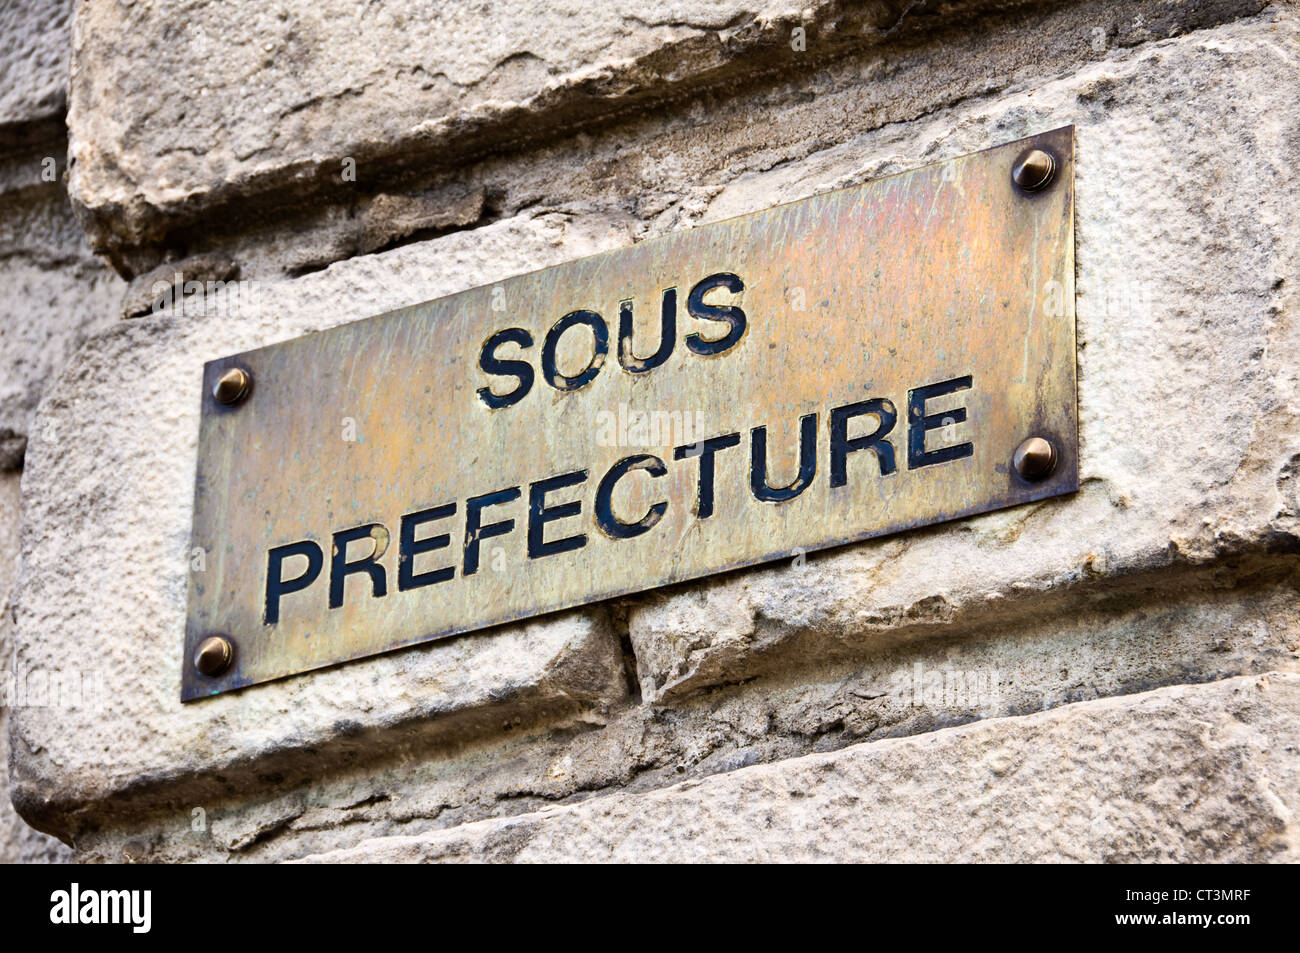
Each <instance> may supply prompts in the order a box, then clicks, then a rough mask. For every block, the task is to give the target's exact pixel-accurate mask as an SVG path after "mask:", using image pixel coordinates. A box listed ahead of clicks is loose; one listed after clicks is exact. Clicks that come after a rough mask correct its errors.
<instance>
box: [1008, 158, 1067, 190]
mask: <svg viewBox="0 0 1300 953" xmlns="http://www.w3.org/2000/svg"><path fill="white" fill-rule="evenodd" d="M1055 175H1056V160H1055V159H1054V158H1052V154H1051V153H1050V152H1044V151H1043V150H1042V149H1030V150H1029V151H1027V152H1024V153H1022V154H1021V156H1020V158H1019V159H1017V160H1016V164H1015V165H1014V166H1012V168H1011V181H1012V182H1014V183H1016V185H1018V186H1019V187H1020V188H1022V189H1024V190H1025V191H1026V192H1037V191H1039V190H1040V189H1045V188H1047V185H1048V183H1049V182H1051V181H1052V178H1053V176H1055Z"/></svg>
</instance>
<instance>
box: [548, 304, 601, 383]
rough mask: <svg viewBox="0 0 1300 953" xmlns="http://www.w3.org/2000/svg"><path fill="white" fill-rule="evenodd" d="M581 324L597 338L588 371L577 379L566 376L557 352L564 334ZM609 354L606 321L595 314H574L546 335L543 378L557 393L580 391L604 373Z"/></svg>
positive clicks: (588, 312) (587, 367) (573, 312)
mask: <svg viewBox="0 0 1300 953" xmlns="http://www.w3.org/2000/svg"><path fill="white" fill-rule="evenodd" d="M578 324H585V325H586V326H587V327H589V328H591V336H592V339H593V342H592V353H591V361H590V362H589V363H588V364H587V366H586V368H585V369H583V370H582V371H580V372H579V373H577V374H575V375H574V376H573V377H565V376H563V375H562V374H561V373H560V370H559V368H558V367H556V365H555V349H556V348H557V347H559V346H560V338H561V337H563V336H564V332H565V331H567V330H569V328H571V327H574V326H575V325H578ZM608 351H609V328H607V327H605V319H604V318H602V317H601V316H600V315H598V314H597V313H596V312H595V311H570V312H569V313H568V314H566V315H565V316H564V317H562V318H560V320H558V321H556V322H555V327H553V328H551V330H549V331H547V332H546V340H545V341H543V342H542V377H543V378H545V379H546V383H548V384H550V385H551V386H552V387H554V388H555V389H556V390H577V389H578V388H579V387H585V386H586V385H588V384H590V383H591V382H592V381H593V380H595V379H596V375H597V374H599V373H600V368H601V365H603V364H604V363H605V354H606V353H607V352H608Z"/></svg>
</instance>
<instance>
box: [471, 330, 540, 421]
mask: <svg viewBox="0 0 1300 953" xmlns="http://www.w3.org/2000/svg"><path fill="white" fill-rule="evenodd" d="M502 344H518V345H519V346H520V347H532V346H533V336H532V335H531V334H529V333H528V332H527V331H525V330H524V329H523V328H506V329H505V330H504V331H498V332H497V333H496V334H494V335H492V336H491V337H490V338H488V339H487V340H486V341H485V342H483V351H482V353H480V354H479V357H478V366H479V367H481V368H482V369H483V371H484V372H485V373H488V374H501V375H510V376H512V377H517V378H518V379H519V384H518V386H517V387H515V389H514V390H512V391H510V393H508V394H501V395H499V396H498V395H497V394H494V393H492V390H491V388H489V387H480V388H479V389H478V399H479V400H481V401H483V403H485V404H487V405H488V406H489V407H492V408H493V409H495V408H498V407H509V406H510V405H511V404H517V403H519V402H520V401H521V400H523V399H524V397H525V396H526V395H527V394H528V391H529V390H530V389H531V388H532V386H533V366H532V365H531V364H529V363H528V362H527V361H503V360H501V359H500V358H499V357H497V354H496V352H497V348H498V347H500V346H501V345H502Z"/></svg>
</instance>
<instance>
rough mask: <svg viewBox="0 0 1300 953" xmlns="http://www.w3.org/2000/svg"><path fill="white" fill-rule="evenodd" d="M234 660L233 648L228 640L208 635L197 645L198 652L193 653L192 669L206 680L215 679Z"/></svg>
mask: <svg viewBox="0 0 1300 953" xmlns="http://www.w3.org/2000/svg"><path fill="white" fill-rule="evenodd" d="M234 658H235V647H234V646H233V645H231V644H230V640H229V639H227V638H225V637H224V636H220V635H210V636H208V637H207V638H206V639H204V640H203V641H202V642H200V643H199V650H198V651H197V652H195V653H194V668H195V670H196V671H197V672H198V673H199V674H200V675H203V676H205V677H207V678H216V677H217V676H218V675H220V674H221V673H222V672H224V671H225V670H226V669H228V668H230V663H231V662H232V661H233V660H234Z"/></svg>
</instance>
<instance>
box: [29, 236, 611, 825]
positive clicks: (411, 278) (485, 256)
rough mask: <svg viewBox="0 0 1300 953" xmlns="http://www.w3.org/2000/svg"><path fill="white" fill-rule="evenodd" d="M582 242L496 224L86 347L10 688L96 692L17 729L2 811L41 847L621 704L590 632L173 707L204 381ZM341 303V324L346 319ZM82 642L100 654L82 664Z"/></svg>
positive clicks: (52, 438)
mask: <svg viewBox="0 0 1300 953" xmlns="http://www.w3.org/2000/svg"><path fill="white" fill-rule="evenodd" d="M588 227H589V228H590V229H591V233H574V232H573V231H572V230H570V229H568V227H567V226H566V224H565V223H564V221H563V220H562V219H559V218H557V217H554V216H547V217H543V218H539V219H525V220H520V221H512V222H508V223H502V224H500V225H499V226H493V227H490V228H487V229H483V230H481V231H480V232H478V233H477V234H475V235H473V236H472V237H470V236H465V235H455V236H450V237H448V238H447V239H444V240H443V241H442V242H440V243H436V245H435V246H434V247H430V248H426V249H425V251H426V253H430V254H426V255H425V256H416V255H413V254H411V253H410V250H408V249H402V250H399V251H396V252H393V253H390V255H388V256H385V260H383V261H378V260H376V259H370V260H358V261H357V262H354V263H345V264H346V265H347V267H346V268H340V269H339V270H338V271H335V270H333V269H331V270H330V271H327V272H323V273H321V274H319V275H312V276H309V277H307V278H304V279H301V280H300V281H298V282H295V283H293V287H292V289H289V288H285V287H276V286H267V287H263V288H257V287H253V288H245V289H243V290H242V291H241V293H240V294H239V295H238V296H237V297H232V299H231V306H230V309H229V310H228V311H227V312H224V313H223V314H222V316H221V317H220V318H217V317H209V318H208V319H207V320H199V319H186V318H146V319H142V320H139V321H133V322H123V323H119V324H117V325H116V326H115V327H113V328H111V329H109V330H107V331H105V332H103V333H101V334H100V335H98V336H97V337H94V338H92V339H91V340H90V341H89V342H87V344H86V345H85V346H84V347H83V348H82V349H81V350H80V351H79V352H78V353H77V357H76V359H75V360H74V362H73V366H72V367H70V368H69V369H68V371H67V372H66V373H65V374H64V375H63V377H62V378H61V379H60V381H59V383H58V384H57V385H56V386H55V388H54V389H53V392H52V393H50V394H49V395H48V396H47V398H46V400H45V402H44V404H43V408H44V416H43V420H42V425H41V426H40V427H39V428H38V432H37V433H36V435H35V439H34V441H33V443H32V447H31V449H29V453H28V459H27V463H26V469H25V475H24V485H25V487H26V494H25V497H24V504H23V505H24V531H23V554H24V555H23V571H22V578H23V580H24V583H23V586H22V592H21V595H20V596H19V598H18V605H17V618H18V629H19V632H20V636H19V638H18V651H17V653H16V660H17V666H18V669H19V672H20V674H21V673H23V672H30V671H50V672H63V673H64V674H68V675H71V676H75V675H76V674H79V673H68V672H67V661H66V660H67V659H69V658H90V657H92V656H93V657H94V658H95V659H96V660H97V664H96V671H97V672H98V673H100V674H101V675H102V677H103V679H104V685H103V692H102V693H101V695H99V696H97V697H96V698H95V699H94V700H92V703H89V704H79V705H74V706H67V705H60V706H55V707H41V706H29V707H24V708H20V709H17V710H15V713H14V719H13V735H12V745H11V750H12V763H13V766H14V771H15V775H16V778H17V779H18V780H17V783H16V784H15V786H14V787H13V789H12V792H11V793H12V797H13V800H14V802H15V804H16V805H17V806H18V807H19V809H20V810H21V811H22V812H23V813H24V814H25V815H26V816H28V817H29V818H31V819H33V821H34V822H36V823H39V824H43V825H49V823H50V822H49V821H48V820H47V818H48V817H49V816H51V815H52V814H53V815H55V816H60V815H62V813H63V812H66V811H68V810H69V809H70V807H71V806H72V805H74V804H78V803H81V804H84V803H85V802H91V801H96V802H101V803H99V804H98V805H97V809H108V808H109V807H110V805H109V804H108V803H102V802H105V801H106V799H109V798H110V797H112V796H115V795H120V796H124V797H125V796H128V795H129V798H130V801H131V804H132V806H133V807H134V808H136V809H140V808H144V807H146V806H147V805H149V804H150V803H151V801H150V797H151V796H152V794H151V792H154V791H155V790H158V789H163V788H166V787H167V786H168V785H169V784H171V783H174V782H176V781H178V780H180V781H184V782H186V783H188V784H189V785H190V789H189V793H190V794H191V795H194V794H195V793H197V792H202V793H203V795H204V796H206V797H216V796H218V794H219V793H229V792H231V791H234V790H239V789H241V787H247V786H250V785H255V784H256V778H257V776H259V775H260V776H262V777H265V776H267V775H268V774H269V773H270V772H275V773H276V774H277V776H279V777H281V778H289V779H292V778H299V777H302V776H311V773H312V772H313V771H317V770H319V767H320V764H321V763H322V762H326V761H329V760H330V759H335V760H342V761H349V760H356V759H358V758H361V757H364V756H365V754H366V752H367V751H368V750H369V749H372V748H374V747H375V746H376V745H377V743H378V741H379V740H380V739H382V740H383V742H384V744H387V745H392V744H402V745H404V746H407V747H408V748H410V749H412V750H418V748H419V746H420V745H423V744H427V743H429V742H430V740H431V739H432V738H434V737H437V738H438V739H439V740H445V739H446V737H447V736H448V735H453V734H454V735H457V736H460V735H472V734H474V733H475V732H481V731H483V730H488V729H491V730H501V729H502V728H508V727H509V726H510V725H511V724H512V723H514V722H516V721H518V720H520V719H524V718H534V717H539V716H540V715H541V714H543V713H562V714H572V712H573V711H574V710H578V709H585V708H592V709H599V708H600V707H601V706H604V705H607V704H609V703H610V702H613V701H616V700H618V699H619V698H621V697H623V696H624V695H625V694H626V692H627V679H626V673H625V671H624V665H623V658H622V651H621V647H620V645H619V643H618V640H617V639H616V637H615V636H614V635H613V634H612V632H611V631H610V629H609V626H608V625H607V624H606V622H605V617H604V615H603V614H602V613H600V612H595V613H590V612H589V613H586V614H581V613H578V614H574V613H571V614H568V615H563V616H557V617H551V618H549V619H547V620H544V621H539V622H536V623H533V624H528V625H518V626H513V627H510V628H508V629H506V630H503V631H500V632H496V633H493V634H492V635H490V636H486V637H484V636H469V637H465V638H461V639H456V640H449V641H445V642H440V643H437V644H434V645H428V646H424V647H421V648H419V649H416V650H413V651H408V652H400V653H396V654H393V655H389V656H386V657H384V658H382V659H377V660H375V661H374V662H373V663H366V664H364V665H363V666H343V667H340V668H336V669H332V670H326V671H321V672H318V673H315V674H312V675H308V676H306V677H304V678H295V679H291V680H287V681H283V682H280V683H276V684H273V685H267V686H263V687H260V688H258V689H257V690H256V691H255V692H243V693H235V694H231V695H226V696H223V697H221V698H216V699H209V700H205V701H204V702H202V703H199V704H195V705H189V706H182V705H181V703H180V665H181V664H182V659H181V652H180V647H181V645H182V640H183V632H184V615H185V598H186V587H187V572H188V571H190V561H189V559H190V553H189V545H190V541H189V525H190V512H191V506H192V495H193V481H194V469H195V452H196V442H197V437H198V418H199V403H200V401H199V392H198V387H199V384H200V378H201V372H202V366H203V362H204V361H207V360H210V359H212V358H214V357H217V356H219V355H221V354H227V353H231V352H234V351H241V350H245V349H247V348H249V347H254V346H257V345H259V344H263V343H267V342H270V341H273V340H279V339H282V338H286V337H292V336H297V335H301V334H304V333H307V332H309V331H311V330H313V329H316V328H320V327H324V326H327V325H329V324H334V323H338V322H340V321H346V320H353V319H355V318H358V317H361V316H363V315H366V314H370V313H375V312H379V311H383V310H387V309H390V308H393V307H396V306H398V305H401V304H409V303H412V302H414V301H418V300H421V299H424V298H428V297H437V296H438V295H441V294H444V293H447V292H449V291H452V290H454V288H455V287H456V285H455V284H453V282H456V283H459V282H466V283H468V284H475V283H482V282H484V281H487V280H489V279H490V278H491V277H495V276H497V275H498V274H500V273H501V271H506V272H512V271H519V270H523V269H524V268H526V267H529V266H532V265H535V264H545V263H547V262H548V261H554V260H557V259H558V258H559V257H561V253H560V251H559V249H558V248H557V244H558V243H559V240H560V239H561V238H562V237H565V236H566V233H567V240H566V241H565V242H564V254H565V255H568V254H572V253H573V252H575V251H584V250H585V251H595V250H597V249H598V248H600V247H602V246H607V245H608V244H609V243H610V241H611V240H612V239H613V238H614V237H615V236H614V234H613V233H610V232H609V230H608V229H607V228H605V227H602V226H600V225H599V224H598V223H596V222H590V223H588ZM343 288H346V289H347V291H346V295H347V300H348V301H349V305H350V307H351V308H355V309H356V310H355V311H342V310H340V309H339V307H338V302H339V300H340V291H341V289H343ZM74 449H75V452H71V451H72V450H74ZM55 527H59V528H58V529H56V528H55ZM60 564H62V566H63V568H60ZM72 565H75V566H76V567H77V568H75V569H74V570H73V571H71V572H68V571H67V569H68V568H69V567H70V566H72ZM93 579H98V580H99V582H92V580H93ZM50 632H58V633H59V636H60V637H59V639H58V640H53V639H49V638H47V637H45V633H50ZM83 638H84V639H89V640H90V641H92V642H93V643H94V651H93V652H92V653H90V654H85V653H83V652H80V651H78V650H77V649H76V645H77V643H78V641H80V640H81V639H83ZM86 647H87V648H89V644H87V646H86ZM74 738H75V741H74V740H73V739H74ZM51 746H52V747H51ZM63 833H64V834H65V836H67V831H66V830H64V831H63Z"/></svg>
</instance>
